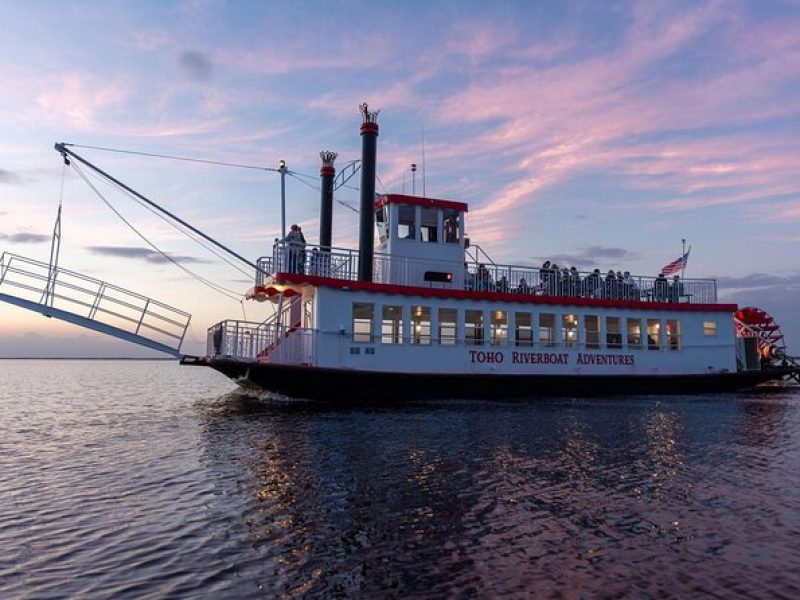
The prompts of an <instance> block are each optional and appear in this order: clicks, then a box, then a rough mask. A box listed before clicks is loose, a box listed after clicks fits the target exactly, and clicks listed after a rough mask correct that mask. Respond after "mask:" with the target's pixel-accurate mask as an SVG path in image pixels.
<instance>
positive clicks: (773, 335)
mask: <svg viewBox="0 0 800 600" xmlns="http://www.w3.org/2000/svg"><path fill="white" fill-rule="evenodd" d="M735 316H736V318H735V319H734V322H735V323H736V335H737V337H754V338H756V340H757V343H758V351H759V353H760V354H762V356H764V353H765V352H767V353H769V354H767V355H766V357H769V358H772V357H775V358H778V354H781V355H782V354H785V350H786V343H785V342H784V340H783V333H781V328H780V325H778V324H777V323H776V322H775V319H773V318H772V317H771V316H770V314H769V313H768V312H766V311H764V310H761V309H760V308H755V307H754V306H747V307H745V308H740V309H739V310H738V311H736V315H735Z"/></svg>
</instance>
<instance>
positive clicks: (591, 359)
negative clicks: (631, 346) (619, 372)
mask: <svg viewBox="0 0 800 600" xmlns="http://www.w3.org/2000/svg"><path fill="white" fill-rule="evenodd" d="M577 363H578V364H579V365H626V366H630V367H632V366H633V365H634V364H636V360H635V357H634V356H633V354H583V353H581V354H578V360H577Z"/></svg>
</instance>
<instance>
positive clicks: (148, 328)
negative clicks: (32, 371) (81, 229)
mask: <svg viewBox="0 0 800 600" xmlns="http://www.w3.org/2000/svg"><path fill="white" fill-rule="evenodd" d="M0 292H2V293H5V294H7V295H8V296H11V297H13V298H17V299H19V300H23V301H25V302H27V303H29V306H34V305H36V306H40V307H41V310H42V312H45V313H46V312H47V308H48V307H49V308H52V309H57V310H59V311H63V312H65V313H69V314H72V315H76V316H78V317H80V318H82V319H86V320H88V321H93V322H96V323H100V324H102V325H106V326H108V327H113V328H115V330H119V331H120V332H123V333H125V334H129V335H131V336H136V337H139V338H145V339H148V340H151V341H154V342H157V343H159V344H163V345H166V346H168V347H170V348H173V349H175V350H178V349H180V346H181V344H182V342H183V338H184V336H185V335H186V330H187V328H188V327H189V321H190V319H191V315H190V314H189V313H187V312H184V311H182V310H179V309H177V308H174V307H172V306H169V305H168V304H164V303H163V302H159V301H157V300H153V299H152V298H148V297H146V296H142V295H141V294H137V293H136V292H132V291H130V290H126V289H124V288H121V287H118V286H115V285H112V284H110V283H107V282H105V281H100V280H99V279H94V278H92V277H87V276H86V275H81V274H80V273H76V272H74V271H69V270H67V269H62V268H61V267H53V268H51V266H50V264H48V263H45V262H40V261H37V260H33V259H30V258H26V257H24V256H18V255H16V254H11V253H4V254H3V255H2V256H0Z"/></svg>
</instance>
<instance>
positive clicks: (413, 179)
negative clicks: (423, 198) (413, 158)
mask: <svg viewBox="0 0 800 600" xmlns="http://www.w3.org/2000/svg"><path fill="white" fill-rule="evenodd" d="M411 195H412V196H416V195H417V163H411Z"/></svg>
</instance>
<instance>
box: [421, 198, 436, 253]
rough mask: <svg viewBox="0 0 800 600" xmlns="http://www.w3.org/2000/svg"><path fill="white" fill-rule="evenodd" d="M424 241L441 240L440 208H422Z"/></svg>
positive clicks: (433, 241) (434, 241)
mask: <svg viewBox="0 0 800 600" xmlns="http://www.w3.org/2000/svg"><path fill="white" fill-rule="evenodd" d="M422 241H423V242H431V243H434V244H435V243H436V242H438V241H439V209H438V208H430V207H427V206H426V207H423V208H422Z"/></svg>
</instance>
